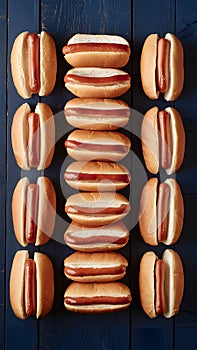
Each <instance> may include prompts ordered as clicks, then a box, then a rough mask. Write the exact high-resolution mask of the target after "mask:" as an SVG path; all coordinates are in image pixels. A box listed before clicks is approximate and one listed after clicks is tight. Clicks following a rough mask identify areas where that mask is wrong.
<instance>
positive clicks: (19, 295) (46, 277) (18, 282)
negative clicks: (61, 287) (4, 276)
mask: <svg viewBox="0 0 197 350" xmlns="http://www.w3.org/2000/svg"><path fill="white" fill-rule="evenodd" d="M53 300H54V272H53V265H52V263H51V260H50V259H49V258H48V256H47V255H45V254H42V253H37V252H36V253H34V259H30V258H29V253H28V251H27V250H19V251H17V252H16V254H15V257H14V259H13V263H12V268H11V273H10V303H11V307H12V310H13V312H14V314H15V315H16V317H18V318H20V319H22V320H24V319H26V318H27V317H30V316H36V318H40V317H44V316H46V315H47V314H48V313H49V312H50V311H51V309H52V306H53Z"/></svg>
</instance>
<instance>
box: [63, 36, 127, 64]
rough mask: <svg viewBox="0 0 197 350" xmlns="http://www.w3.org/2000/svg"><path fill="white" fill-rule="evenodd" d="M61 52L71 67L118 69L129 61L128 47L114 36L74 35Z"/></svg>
mask: <svg viewBox="0 0 197 350" xmlns="http://www.w3.org/2000/svg"><path fill="white" fill-rule="evenodd" d="M62 52H63V54H64V58H65V60H66V61H67V62H68V63H69V64H70V65H71V66H73V67H110V68H120V67H123V66H125V65H126V64H127V62H128V60H129V56H130V47H129V43H128V42H127V41H126V40H125V39H124V38H122V37H120V36H116V35H93V34H76V35H74V36H73V37H72V38H71V39H70V40H69V41H68V43H67V45H66V46H64V47H63V49H62Z"/></svg>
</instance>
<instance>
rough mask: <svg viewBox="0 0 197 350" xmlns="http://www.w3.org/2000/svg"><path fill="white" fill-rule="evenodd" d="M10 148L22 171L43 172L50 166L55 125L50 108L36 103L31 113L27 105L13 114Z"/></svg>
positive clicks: (53, 146)
mask: <svg viewBox="0 0 197 350" xmlns="http://www.w3.org/2000/svg"><path fill="white" fill-rule="evenodd" d="M11 139H12V148H13V152H14V155H15V158H16V162H17V164H18V166H19V167H20V168H22V169H24V170H30V168H32V167H33V168H37V170H43V169H45V168H47V167H49V166H50V164H51V161H52V158H53V154H54V148H55V123H54V117H53V112H52V110H51V108H50V107H49V106H48V105H46V104H45V103H38V104H37V106H36V108H35V112H33V113H32V112H31V109H30V106H29V105H28V104H27V103H24V104H23V105H21V106H20V107H19V108H18V109H17V111H16V112H15V114H14V117H13V122H12V130H11Z"/></svg>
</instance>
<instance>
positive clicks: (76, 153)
mask: <svg viewBox="0 0 197 350" xmlns="http://www.w3.org/2000/svg"><path fill="white" fill-rule="evenodd" d="M72 141H74V142H72ZM65 147H66V149H67V153H68V154H69V156H70V157H72V158H74V159H75V160H78V161H90V160H108V161H111V162H117V161H119V160H121V159H123V158H125V157H126V155H127V154H128V152H129V150H130V147H131V142H130V140H129V138H128V137H127V136H126V135H124V134H122V133H119V132H111V131H93V130H92V131H90V130H74V131H73V132H71V134H70V135H69V136H68V138H67V140H66V142H65Z"/></svg>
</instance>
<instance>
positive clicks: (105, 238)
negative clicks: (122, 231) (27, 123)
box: [64, 233, 128, 245]
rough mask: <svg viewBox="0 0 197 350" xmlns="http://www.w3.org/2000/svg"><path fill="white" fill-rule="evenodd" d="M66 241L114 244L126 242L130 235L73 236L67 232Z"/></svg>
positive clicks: (84, 243)
mask: <svg viewBox="0 0 197 350" xmlns="http://www.w3.org/2000/svg"><path fill="white" fill-rule="evenodd" d="M64 237H65V241H66V242H68V243H72V244H78V245H79V244H80V245H86V244H97V243H102V242H104V243H114V244H124V243H126V242H127V241H128V237H120V238H119V237H117V236H107V235H97V236H87V237H79V236H73V235H72V234H71V233H66V235H65V236H64Z"/></svg>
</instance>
